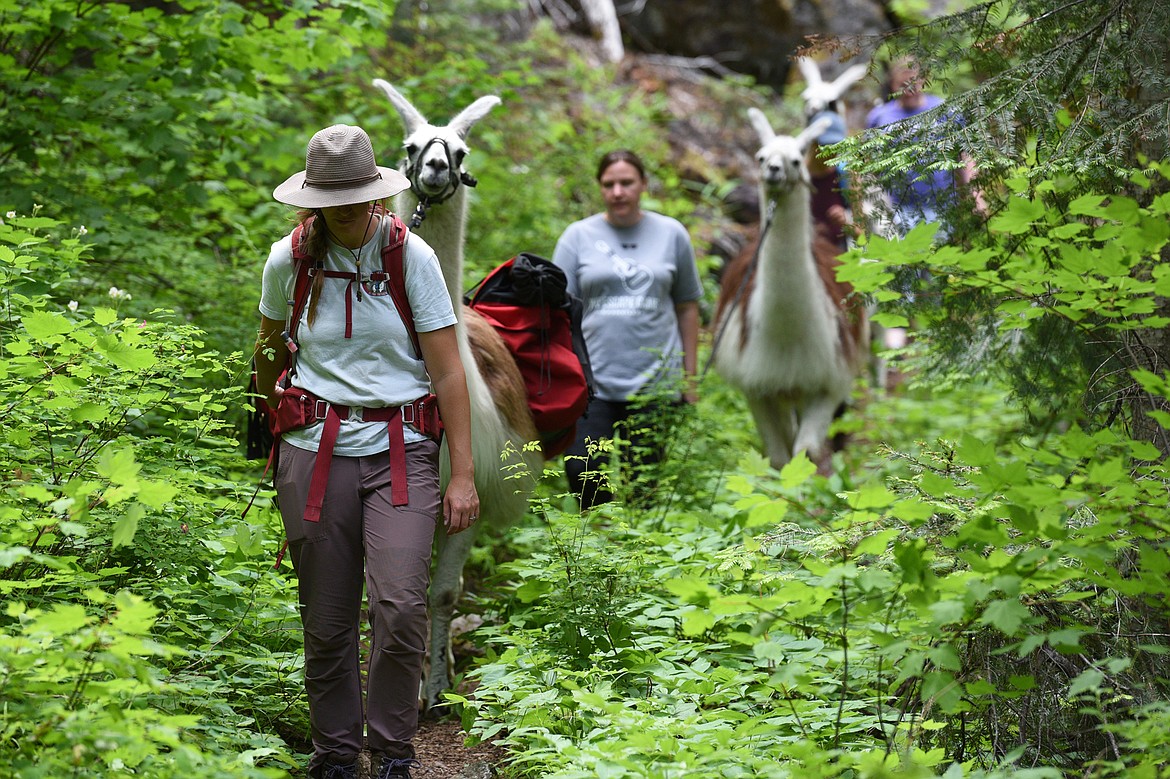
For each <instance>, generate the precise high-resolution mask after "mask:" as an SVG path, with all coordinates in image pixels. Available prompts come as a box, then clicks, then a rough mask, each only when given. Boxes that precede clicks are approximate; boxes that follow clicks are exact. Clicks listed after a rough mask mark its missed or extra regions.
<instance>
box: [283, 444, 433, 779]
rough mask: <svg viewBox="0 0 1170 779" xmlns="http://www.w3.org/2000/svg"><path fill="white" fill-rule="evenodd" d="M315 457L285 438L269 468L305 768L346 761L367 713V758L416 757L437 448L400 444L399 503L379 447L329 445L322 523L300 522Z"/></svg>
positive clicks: (356, 745) (358, 744)
mask: <svg viewBox="0 0 1170 779" xmlns="http://www.w3.org/2000/svg"><path fill="white" fill-rule="evenodd" d="M316 459H317V455H316V453H315V452H309V451H306V450H304V449H298V448H296V447H294V446H290V445H287V444H284V445H282V446H281V448H280V460H279V464H278V467H277V473H276V491H277V496H278V498H279V502H280V513H281V515H282V516H283V518H284V529H285V533H287V535H288V541H289V550H290V553H291V557H292V562H293V567H294V568H295V569H296V573H297V579H298V584H299V589H300V606H301V623H302V625H303V626H304V639H305V688H306V690H307V692H308V696H309V720H310V725H311V729H312V738H313V757H312V759H311V760H310V762H309V768H310V770H313V769H316V768H318V767H319V766H321V765H324V764H325V763H326V762H331V763H350V762H352V761H353V760H354V759H355V758H356V757H357V755H358V753H359V752H360V751H361V749H362V746H363V744H362V725H363V720H364V724H366V725H367V729H368V740H369V748H370V752H371V753H372V754H373V755H374V756H375V758H376V757H377V756H379V755H385V756H389V757H395V758H403V757H413V755H414V748H413V746H412V744H411V740H412V739H413V738H414V734H415V731H416V730H417V729H418V694H419V684H420V681H421V679H422V669H423V660H424V657H425V654H426V634H427V606H426V604H427V584H428V581H429V578H430V566H431V544H432V541H433V539H434V534H435V525H436V522H437V520H438V517H439V511H440V508H441V505H442V503H441V500H440V496H439V467H438V462H439V446H438V444H436V443H435V442H434V441H430V440H427V441H421V442H418V443H412V444H407V446H406V463H407V468H406V472H407V485H408V486H409V495H410V503H409V504H408V505H406V506H393V505H391V503H390V458H389V455H388V453H387V452H381V453H380V454H375V455H368V456H365V457H343V456H339V455H334V456H333V462H332V465H331V469H330V473H329V484H328V487H327V488H326V491H325V501H324V505H323V508H322V511H321V521H320V522H306V521H304V519H303V517H304V510H305V502H306V499H307V497H308V492H309V482H310V480H311V478H312V473H313V464H314V463H315V462H316ZM363 573H364V577H363ZM363 578H364V581H363ZM363 583H364V585H365V587H366V590H367V592H368V595H369V613H370V625H371V628H372V633H373V638H372V643H371V646H370V651H369V656H370V667H369V677H368V680H367V692H366V713H365V716H364V717H363V712H362V680H361V670H360V668H359V654H358V642H359V637H360V636H359V632H360V622H361V605H362V586H363Z"/></svg>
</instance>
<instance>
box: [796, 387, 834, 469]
mask: <svg viewBox="0 0 1170 779" xmlns="http://www.w3.org/2000/svg"><path fill="white" fill-rule="evenodd" d="M839 405H840V401H839V400H838V399H837V398H836V397H829V396H821V397H817V398H810V399H807V400H805V402H804V403H803V404H801V406H799V407H798V410H797V418H798V420H799V421H798V428H797V431H796V441H795V442H794V444H793V451H794V452H800V451H805V452H808V458H809V459H810V460H812V461H813V462H814V463H817V464H818V465H821V464H822V463H823V462H824V461H826V460H827V458H828V457H829V425H831V424H832V423H833V415H834V414H835V413H836V411H837V407H838V406H839Z"/></svg>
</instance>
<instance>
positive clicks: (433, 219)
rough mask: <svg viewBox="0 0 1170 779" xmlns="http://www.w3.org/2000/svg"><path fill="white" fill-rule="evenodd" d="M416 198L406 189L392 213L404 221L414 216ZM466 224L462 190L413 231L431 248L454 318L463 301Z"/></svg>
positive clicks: (458, 313)
mask: <svg viewBox="0 0 1170 779" xmlns="http://www.w3.org/2000/svg"><path fill="white" fill-rule="evenodd" d="M417 205H418V198H417V197H415V195H414V193H413V192H412V191H411V190H409V189H408V190H406V191H405V192H403V193H402V194H401V195H398V196H397V197H396V198H395V199H394V207H395V212H396V213H397V214H398V215H399V216H400V217H402V218H403V219H404V220H406V221H407V222H409V221H410V217H411V215H412V214H414V209H415V206H417ZM466 222H467V192H466V190H465V188H464V187H459V189H457V190H455V194H454V195H452V196H451V198H450V199H449V200H446V201H444V202H442V203H439V204H437V205H434V206H431V207H430V208H429V209H427V213H426V218H425V219H423V222H422V224H421V225H419V227H418V229H416V230H414V231H413V232H414V233H415V234H416V235H418V236H419V237H420V238H422V239H423V240H424V241H426V242H427V244H428V245H429V246H430V247H431V248H432V249H434V251H435V255H436V256H437V257H438V258H439V267H440V268H442V269H443V282H444V283H445V284H446V285H447V292H448V293H449V294H450V295H451V304H452V305H453V306H454V307H455V315H456V316H460V307H461V303H462V301H463V236H464V231H465V226H466Z"/></svg>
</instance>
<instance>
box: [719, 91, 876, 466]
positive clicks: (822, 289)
mask: <svg viewBox="0 0 1170 779" xmlns="http://www.w3.org/2000/svg"><path fill="white" fill-rule="evenodd" d="M748 113H749V117H750V118H751V122H752V126H753V127H754V128H755V130H756V133H757V134H758V135H759V138H760V143H761V148H760V150H759V152H757V154H756V159H757V161H758V162H759V166H760V168H759V173H760V185H759V186H760V207H761V211H762V214H761V242H760V245H759V247H758V250H757V251H755V252H750V251H749V252H746V253H744V254H743V255H741V256H740V257H739V258H737V259H736V260H735V261H733V262H732V263H731V264H730V265H728V267H727V269H726V271H725V272H724V274H723V279H722V289H721V291H720V295H719V305H718V308H717V310H716V315H715V322H716V332H717V333H718V334H719V338H718V341H717V343H716V345H715V354H714V358H713V359H714V366H715V369H716V370H717V371H718V372H719V374H720V375H722V376H723V378H724V379H726V381H727V382H728V383H729V384H731V385H732V386H733V387H735V388H737V389H738V390H739V391H741V392H742V393H743V394H744V397H745V398H746V399H747V404H748V407H749V409H750V410H751V413H752V416H753V417H754V419H755V422H756V427H757V429H758V430H759V433H760V437H761V438H762V439H763V444H764V449H765V451H766V453H767V455H768V459H769V461H770V462H771V464H772V466H773V467H774V468H781V467H783V466H784V465H785V464H786V463H788V462H789V461H790V460H791V459H792V457H793V456H794V455H795V454H796V453H797V452H801V451H805V452H807V453H808V456H809V458H810V459H811V460H813V462H815V463H817V464H818V465H819V466H821V467H822V468H824V467H826V466H827V462H828V456H829V454H830V451H829V443H828V429H829V425H830V424H831V423H832V421H833V417H834V415H835V414H836V413H837V411H838V409H839V408H841V407H842V405H843V404H845V403H846V402H847V401H848V400H849V396H850V393H851V392H852V389H853V384H854V381H855V379H856V377H857V375H858V374H859V373H860V372H861V370H862V368H863V367H864V366H865V364H866V358H867V353H868V343H869V336H868V319H867V318H866V316H865V308H864V305H863V303H862V301H861V300H859V299H858V297H857V296H855V295H853V294H852V292H853V290H852V288H851V286H850V285H849V284H847V283H843V282H839V281H837V279H836V276H835V268H836V266H837V263H838V260H837V249H836V247H835V246H834V245H833V244H832V243H831V242H829V241H828V240H826V239H824V238H823V237H820V236H818V235H817V233H816V231H815V229H814V227H813V223H812V217H811V213H810V207H809V196H810V184H809V173H808V167H807V165H806V163H805V153H806V152H807V150H808V147H809V144H810V143H811V142H812V141H813V139H815V138H816V137H817V135H819V134H820V133H821V132H822V131H823V130H824V129H825V128H826V127H827V126H828V120H827V119H821V120H818V121H816V122H814V123H813V124H811V125H809V126H808V127H806V128H805V129H804V130H803V131H802V132H801V133H800V134H799V135H797V136H795V137H791V136H787V135H777V134H776V133H775V132H774V131H773V130H772V127H771V125H769V124H768V120H767V118H766V117H765V116H764V114H763V113H762V112H761V111H759V110H758V109H755V108H750V109H748Z"/></svg>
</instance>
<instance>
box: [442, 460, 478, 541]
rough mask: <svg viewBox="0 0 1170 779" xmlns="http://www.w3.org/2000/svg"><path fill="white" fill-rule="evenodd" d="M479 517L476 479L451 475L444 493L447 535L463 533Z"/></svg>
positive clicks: (444, 515) (444, 519) (444, 522)
mask: <svg viewBox="0 0 1170 779" xmlns="http://www.w3.org/2000/svg"><path fill="white" fill-rule="evenodd" d="M477 519H479V495H478V494H476V492H475V480H474V479H472V478H470V477H468V476H454V475H452V476H451V481H450V483H448V484H447V491H446V493H444V494H443V524H444V525H446V527H447V535H449V536H453V535H455V534H456V533H462V532H463V531H464V530H466V529H467V528H469V527H471V525H472V524H473V523H474V522H475V521H476V520H477Z"/></svg>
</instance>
